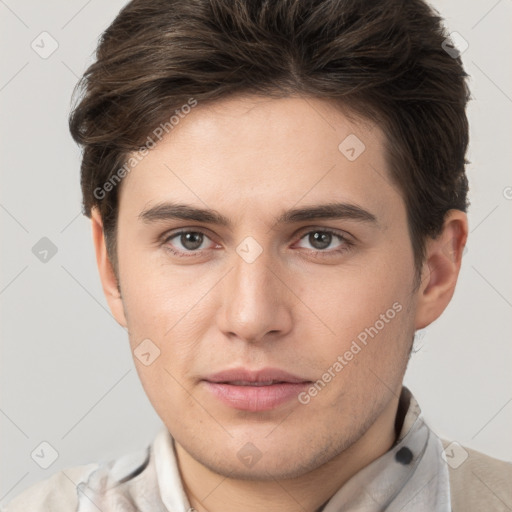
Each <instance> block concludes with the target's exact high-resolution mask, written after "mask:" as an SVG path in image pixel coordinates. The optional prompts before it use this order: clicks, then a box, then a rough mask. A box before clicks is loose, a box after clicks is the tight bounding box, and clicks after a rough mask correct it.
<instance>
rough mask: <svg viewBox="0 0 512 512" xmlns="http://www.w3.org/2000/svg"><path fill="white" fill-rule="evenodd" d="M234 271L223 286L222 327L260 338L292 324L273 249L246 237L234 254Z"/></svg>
mask: <svg viewBox="0 0 512 512" xmlns="http://www.w3.org/2000/svg"><path fill="white" fill-rule="evenodd" d="M233 266H234V268H233V270H232V271H231V272H229V274H228V276H227V278H228V279H227V283H226V286H225V289H224V297H223V308H222V310H223V313H222V315H221V325H220V327H221V329H222V330H223V331H224V332H225V334H229V335H231V336H233V335H236V336H237V337H239V338H242V339H245V340H250V341H257V340H260V339H262V338H263V337H264V336H265V335H266V334H267V333H269V332H274V333H278V332H281V333H282V332H284V331H286V330H287V329H289V328H290V326H291V311H290V310H289V307H288V304H287V298H286V295H287V294H286V290H285V289H284V290H283V288H286V287H285V285H284V284H283V283H282V282H281V280H280V279H279V278H278V277H277V276H276V275H275V273H277V270H276V268H277V265H276V264H275V261H273V255H272V253H271V250H270V249H268V248H266V249H264V248H263V247H262V246H261V245H260V244H258V243H257V242H256V241H255V240H254V239H250V238H249V239H245V240H244V241H242V242H241V243H240V244H239V246H238V247H237V248H236V253H234V254H233Z"/></svg>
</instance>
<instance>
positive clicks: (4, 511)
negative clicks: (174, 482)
mask: <svg viewBox="0 0 512 512" xmlns="http://www.w3.org/2000/svg"><path fill="white" fill-rule="evenodd" d="M148 461H149V448H145V449H142V450H139V451H136V452H132V453H129V454H126V455H123V456H121V457H119V458H117V459H114V460H110V461H107V462H102V463H92V464H86V465H82V466H76V467H71V468H66V469H63V470H61V471H59V472H57V473H55V474H54V475H52V476H51V477H49V478H47V479H45V480H42V481H40V482H37V483H36V484H34V485H32V486H31V487H29V488H28V489H27V490H25V491H24V492H22V493H21V494H20V495H19V496H17V497H15V498H14V499H13V500H12V501H10V502H9V503H8V504H7V505H6V506H5V507H3V508H1V509H0V512H26V511H28V510H30V512H69V511H71V510H82V509H84V510H85V509H87V510H89V508H90V505H89V503H86V502H87V501H89V502H90V501H91V496H96V495H97V500H99V501H101V500H102V499H103V497H104V496H105V495H106V494H107V493H108V491H109V490H110V489H111V488H113V487H116V486H119V485H121V487H123V486H126V485H127V486H128V487H129V486H130V482H132V481H134V479H135V480H136V477H137V476H138V475H140V474H141V473H143V472H144V470H145V469H146V467H147V465H148ZM127 490H128V491H129V490H130V489H127ZM97 500H96V498H95V499H94V500H93V501H94V502H96V501H97ZM95 504H96V503H95ZM86 505H87V506H86ZM105 510H110V508H108V509H105Z"/></svg>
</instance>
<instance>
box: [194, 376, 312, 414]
mask: <svg viewBox="0 0 512 512" xmlns="http://www.w3.org/2000/svg"><path fill="white" fill-rule="evenodd" d="M204 382H205V384H206V386H207V389H208V390H209V391H210V392H211V393H213V394H214V395H215V396H216V397H217V398H218V399H220V400H221V401H222V402H224V403H225V404H226V405H229V406H231V407H233V408H235V409H241V410H244V411H252V412H256V411H268V410H270V409H275V408H276V407H278V406H279V405H281V404H284V403H285V402H288V401H289V400H292V399H294V398H295V399H297V397H298V395H299V393H300V392H301V391H304V389H305V388H306V387H307V386H309V385H310V383H309V382H280V383H277V384H271V385H270V386H236V385H233V384H226V383H221V382H210V381H204Z"/></svg>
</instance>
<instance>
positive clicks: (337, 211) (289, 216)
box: [139, 202, 378, 227]
mask: <svg viewBox="0 0 512 512" xmlns="http://www.w3.org/2000/svg"><path fill="white" fill-rule="evenodd" d="M139 219H140V220H141V221H142V222H144V223H147V224H149V223H152V222H158V221H163V220H172V219H181V220H193V221H197V222H204V223H209V224H216V225H219V226H224V227H231V226H232V224H233V222H232V221H231V220H230V219H229V217H225V216H224V215H222V214H220V213H219V212H217V211H216V210H212V209H206V208H197V207H194V206H190V205H187V204H180V203H172V202H164V203H159V204H157V205H155V206H153V207H151V208H149V209H145V210H143V211H142V212H141V213H140V214H139ZM314 219H324V220H327V219H341V220H353V221H359V222H367V223H370V224H375V225H378V222H377V217H376V216H375V215H374V214H373V213H370V212H369V211H367V210H365V209H363V208H361V207H360V206H357V205H355V204H350V203H337V202H331V203H327V204H319V205H312V206H307V207H302V208H293V209H291V210H288V211H286V212H284V213H282V214H281V215H280V216H279V217H278V218H277V219H276V220H275V224H293V223H296V222H303V221H309V220H314Z"/></svg>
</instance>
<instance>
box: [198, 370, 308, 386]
mask: <svg viewBox="0 0 512 512" xmlns="http://www.w3.org/2000/svg"><path fill="white" fill-rule="evenodd" d="M204 380H207V381H209V382H219V383H220V382H224V383H229V382H267V383H268V382H271V381H272V382H291V383H298V382H310V381H309V380H307V379H304V378H302V377H298V376H297V375H293V374H291V373H288V372H286V371H284V370H280V369H279V368H262V369H260V370H249V369H247V368H232V369H230V370H224V371H221V372H218V373H214V374H211V375H209V376H207V377H205V378H204Z"/></svg>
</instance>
